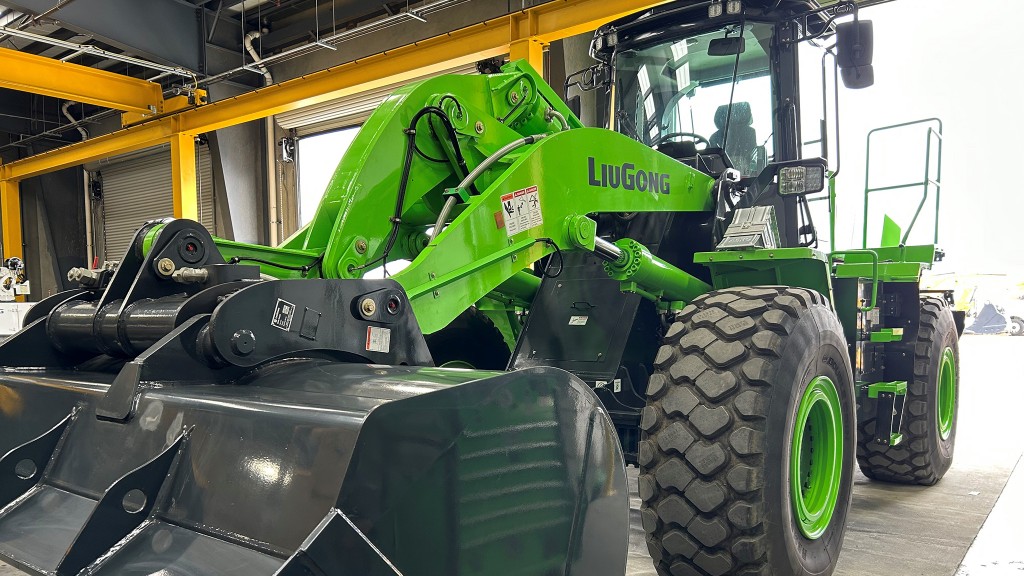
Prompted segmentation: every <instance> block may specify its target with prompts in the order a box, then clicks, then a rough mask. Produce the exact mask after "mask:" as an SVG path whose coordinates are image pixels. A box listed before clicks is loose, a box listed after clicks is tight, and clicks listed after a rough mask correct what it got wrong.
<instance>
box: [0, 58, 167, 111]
mask: <svg viewBox="0 0 1024 576" xmlns="http://www.w3.org/2000/svg"><path fill="white" fill-rule="evenodd" d="M0 70H4V73H3V74H0V87H3V88H10V89H12V90H19V91H21V92H29V93H32V94H42V95H44V96H51V97H53V98H61V99H64V100H71V101H74V102H83V103H85V104H94V105H96V106H102V107H104V108H114V109H116V110H124V111H126V112H139V113H142V114H152V113H155V112H156V111H158V110H160V109H161V108H162V106H163V91H162V90H161V89H160V85H159V84H156V83H154V82H147V81H145V80H139V79H137V78H132V77H130V76H125V75H123V74H115V73H112V72H104V71H103V70H97V69H96V68H90V67H88V66H80V65H78V64H72V63H70V62H61V61H60V60H54V59H52V58H46V57H43V56H36V55H34V54H27V53H25V52H19V51H17V50H10V49H7V48H0Z"/></svg>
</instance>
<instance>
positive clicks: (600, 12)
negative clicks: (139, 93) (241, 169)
mask: <svg viewBox="0 0 1024 576" xmlns="http://www.w3.org/2000/svg"><path fill="white" fill-rule="evenodd" d="M668 1H669V0H553V1H552V2H548V3H545V4H541V5H539V6H536V7H533V8H527V9H524V10H521V11H518V12H514V13H512V14H509V15H507V16H502V17H500V18H495V19H492V20H488V21H486V22H482V23H480V24H476V25H473V26H468V27H466V28H462V29H459V30H455V31H453V32H449V33H447V34H443V35H441V36H436V37H434V38H430V39H427V40H423V41H421V42H416V43H413V44H409V45H406V46H403V47H401V48H396V49H394V50H389V51H387V52H382V53H380V54H376V55H373V56H369V57H367V58H363V59H361V60H355V61H352V62H348V63H346V64H341V65H339V66H335V67H332V68H327V69H326V70H321V71H319V72H314V73H312V74H307V75H305V76H301V77H299V78H295V79H293V80H288V81H285V82H281V83H280V84H274V85H271V86H267V87H265V88H259V89H257V90H253V91H252V92H246V93H245V94H241V95H239V96H235V97H233V98H227V99H225V100H221V101H218V102H215V103H213V104H208V105H205V106H199V107H196V108H192V109H189V110H185V111H183V112H179V113H177V114H172V115H169V116H164V117H162V118H156V119H153V120H150V121H143V122H141V123H139V124H136V125H134V126H130V127H128V128H124V129H122V130H118V131H117V132H112V133H110V134H106V135H104V136H98V137H96V138H90V139H89V140H86V141H84V142H79V143H77V144H71V145H69V146H65V147H63V148H58V149H55V150H51V151H49V152H44V153H42V154H37V155H35V156H31V157H28V158H25V159H22V160H17V161H15V162H11V163H9V164H5V165H0V211H2V214H0V217H2V222H3V240H4V246H3V250H4V257H10V256H20V255H21V214H20V211H19V210H16V208H17V207H18V206H19V204H18V202H17V199H16V198H7V196H8V195H15V196H16V195H17V194H18V186H17V183H18V182H19V181H21V180H24V179H25V178H31V177H33V176H39V175H41V174H46V173H49V172H54V171H56V170H61V169H64V168H69V167H71V166H78V165H80V164H83V163H85V162H91V161H93V160H98V159H100V158H106V157H108V156H113V155H115V154H123V153H126V152H131V151H133V150H140V149H142V148H148V147H150V146H155V145H157V144H162V143H164V142H168V141H169V142H170V143H171V148H172V158H177V162H176V163H175V165H174V166H172V167H171V168H172V173H173V174H174V178H175V183H174V191H175V200H174V206H175V216H176V217H178V218H193V219H194V218H195V217H196V214H195V168H194V167H191V168H190V167H188V166H185V164H188V163H189V162H191V161H192V158H193V157H192V156H191V155H189V154H188V153H187V148H188V146H189V145H190V144H189V142H190V141H191V138H193V137H194V136H196V135H198V134H202V133H204V132H209V131H211V130H218V129H220V128H226V127H228V126H234V125H237V124H242V123H244V122H249V121H251V120H257V119H260V118H266V117H267V116H272V115H275V114H280V113H282V112H287V111H289V110H294V109H296V108H301V107H304V106H310V105H313V104H318V103H320V102H325V101H327V100H331V99H334V98H339V97H341V96H347V95H350V94H355V93H359V92H365V91H367V90H372V89H374V88H378V87H380V86H385V85H388V84H393V83H396V82H402V81H405V80H410V79H413V78H416V77H419V76H423V75H426V74H430V73H432V72H439V71H442V70H445V69H450V68H453V67H456V66H460V65H465V64H470V63H473V62H476V61H478V60H483V59H486V58H492V57H495V56H501V55H503V54H510V55H511V57H512V58H516V59H518V58H526V59H528V60H529V61H530V63H531V64H532V65H533V66H534V67H535V68H537V69H541V68H542V67H543V60H542V57H543V49H544V47H545V46H546V45H547V44H550V43H551V42H553V41H555V40H560V39H562V38H567V37H569V36H574V35H576V34H582V33H585V32H589V31H592V30H594V29H596V28H598V27H599V26H601V25H602V24H605V23H607V22H609V21H611V20H615V19H617V18H621V17H623V16H627V15H629V14H634V13H636V12H640V11H642V10H646V9H648V8H652V7H654V6H657V5H659V4H665V3H666V2H668ZM175 147H178V149H179V150H180V153H178V154H175V153H174V149H175Z"/></svg>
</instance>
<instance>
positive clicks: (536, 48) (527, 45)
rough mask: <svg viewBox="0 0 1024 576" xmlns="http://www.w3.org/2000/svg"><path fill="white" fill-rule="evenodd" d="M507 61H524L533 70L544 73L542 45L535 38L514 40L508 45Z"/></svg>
mask: <svg viewBox="0 0 1024 576" xmlns="http://www.w3.org/2000/svg"><path fill="white" fill-rule="evenodd" d="M508 57H509V60H513V61H514V60H523V59H525V60H526V61H527V62H529V63H530V66H533V68H534V70H536V71H537V72H540V73H541V74H543V73H544V45H543V44H541V43H540V41H539V40H537V39H536V38H526V39H523V40H516V41H514V42H512V43H511V44H509V51H508Z"/></svg>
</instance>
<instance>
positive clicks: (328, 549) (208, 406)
mask: <svg viewBox="0 0 1024 576" xmlns="http://www.w3.org/2000/svg"><path fill="white" fill-rule="evenodd" d="M114 377H115V375H114V374H113V373H107V372H103V371H93V372H84V371H75V372H73V371H65V372H62V371H59V370H52V369H46V370H31V369H6V370H5V371H4V372H3V373H0V454H5V455H4V456H3V457H2V458H0V559H2V560H4V561H5V562H8V563H10V564H13V565H14V566H16V567H18V568H20V569H22V570H23V571H25V572H28V573H32V574H48V575H53V574H56V575H61V576H70V575H73V574H94V575H98V576H103V575H115V574H116V575H120V576H131V575H136V574H137V575H143V574H145V575H150V574H160V575H161V576H171V575H189V576H202V575H223V574H244V575H246V576H260V575H267V576H270V575H273V574H282V575H300V574H310V575H314V574H315V575H331V576H335V575H337V576H340V575H347V574H353V575H356V574H358V575H377V574H388V575H392V574H403V575H406V576H416V575H423V576H428V575H429V576H441V575H464V574H487V575H491V576H495V575H499V576H500V575H513V574H524V575H526V574H530V575H548V574H551V575H554V574H559V575H563V574H579V575H583V574H587V575H591V574H613V573H617V574H621V573H622V572H623V570H624V567H625V558H626V542H627V536H626V535H627V531H628V517H627V514H628V501H627V492H626V486H625V473H624V469H623V464H622V455H621V453H620V448H619V444H618V439H617V436H616V434H615V430H614V428H613V426H612V424H611V421H610V420H609V418H608V416H607V414H606V413H605V412H604V410H603V408H602V407H601V405H600V403H599V401H598V400H597V398H596V397H595V396H594V394H593V393H592V392H591V390H590V389H589V388H588V387H587V386H586V385H585V384H584V383H583V382H582V381H580V380H578V379H577V378H576V377H574V376H572V375H570V374H569V373H567V372H563V371H561V370H557V369H552V368H531V369H527V370H522V371H518V372H511V373H501V372H481V371H471V370H451V369H440V368H429V367H411V366H382V365H370V364H362V363H345V362H339V361H336V360H326V359H301V360H287V361H281V362H276V363H271V364H269V365H266V366H263V367H261V368H260V369H259V370H256V371H255V372H254V373H252V374H250V375H249V376H246V377H245V378H244V379H243V380H241V381H237V382H234V383H229V384H219V385H218V384H209V385H206V384H194V383H192V384H189V383H173V382H155V383H154V382H151V383H149V384H148V385H147V386H146V387H145V389H144V390H142V391H141V393H140V394H139V395H138V396H137V398H136V400H135V405H134V411H133V416H132V417H131V418H129V419H127V420H126V421H118V420H116V419H110V418H98V417H97V406H98V405H99V404H100V402H101V400H102V398H103V396H104V394H105V393H106V391H107V390H108V387H109V386H110V385H111V383H112V382H113V381H114Z"/></svg>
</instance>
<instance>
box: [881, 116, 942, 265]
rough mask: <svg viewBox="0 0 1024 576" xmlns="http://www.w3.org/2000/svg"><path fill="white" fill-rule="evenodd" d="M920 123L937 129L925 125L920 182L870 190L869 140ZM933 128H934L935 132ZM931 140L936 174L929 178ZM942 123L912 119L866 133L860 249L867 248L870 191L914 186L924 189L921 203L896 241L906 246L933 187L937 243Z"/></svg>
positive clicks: (938, 120)
mask: <svg viewBox="0 0 1024 576" xmlns="http://www.w3.org/2000/svg"><path fill="white" fill-rule="evenodd" d="M921 124H936V125H937V126H929V127H928V131H927V132H926V133H925V167H924V179H923V180H921V181H920V182H911V183H906V184H895V185H891V186H880V187H877V188H872V187H871V140H872V138H873V137H874V136H875V135H876V134H879V133H881V132H886V131H892V130H898V129H900V128H907V127H910V126H917V125H921ZM936 127H937V128H938V129H937V130H936ZM933 139H938V145H937V151H936V155H937V157H938V159H937V161H936V175H935V177H934V178H932V142H933ZM942 144H943V139H942V120H940V119H939V118H926V119H923V120H915V121H913V122H904V123H902V124H893V125H891V126H883V127H880V128H875V129H873V130H871V131H870V132H868V139H867V155H866V156H865V162H864V164H865V174H864V233H863V248H867V246H868V217H869V206H870V197H871V193H872V192H886V191H891V190H900V189H905V188H916V187H918V186H920V187H923V188H924V193H923V194H922V196H921V201H920V202H919V203H918V205H917V210H916V211H915V212H914V217H913V219H911V221H910V225H909V226H908V227H907V230H906V232H905V233H904V234H903V238H902V239H901V240H900V244H904V245H905V244H906V243H907V240H908V239H909V238H910V232H911V231H912V230H913V229H914V225H915V224H917V220H918V217H919V216H920V215H921V211H922V210H923V209H924V205H925V203H926V202H927V201H928V195H929V191H930V189H931V187H932V186H934V187H935V239H934V242H935V243H936V244H938V242H939V209H940V205H941V199H942Z"/></svg>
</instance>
